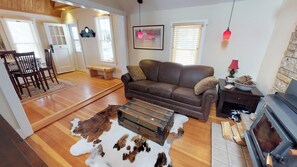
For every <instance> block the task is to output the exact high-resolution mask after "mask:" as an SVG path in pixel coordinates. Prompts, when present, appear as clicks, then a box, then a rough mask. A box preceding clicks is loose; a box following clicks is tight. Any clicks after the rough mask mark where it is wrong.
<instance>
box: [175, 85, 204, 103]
mask: <svg viewBox="0 0 297 167" xmlns="http://www.w3.org/2000/svg"><path fill="white" fill-rule="evenodd" d="M201 98H202V96H196V95H195V93H194V90H193V88H192V89H191V88H184V87H178V88H177V89H175V90H174V91H173V92H172V99H173V100H176V101H179V102H183V103H187V104H191V105H194V106H198V107H199V106H201V101H202V99H201Z"/></svg>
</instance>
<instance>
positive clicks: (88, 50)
mask: <svg viewBox="0 0 297 167" xmlns="http://www.w3.org/2000/svg"><path fill="white" fill-rule="evenodd" d="M100 15H102V14H101V13H99V12H97V11H95V10H90V9H74V10H70V11H66V12H63V13H62V16H61V19H62V21H63V23H65V24H73V23H75V24H77V26H78V30H79V31H81V30H82V29H83V28H85V27H89V28H90V29H92V30H94V31H95V32H96V33H98V32H97V29H96V22H95V18H96V17H98V16H100ZM111 18H112V24H113V28H114V29H113V35H114V39H115V41H114V42H115V57H116V63H106V62H101V61H100V53H99V48H98V46H99V44H98V42H97V38H81V42H82V47H83V53H84V56H85V61H86V65H87V66H89V65H107V66H114V67H116V71H115V73H114V77H116V78H120V76H121V75H122V73H123V72H125V71H123V70H124V69H125V68H123V67H125V66H126V65H125V64H122V63H123V60H126V57H127V42H126V31H125V30H126V25H125V17H123V16H120V15H115V14H113V15H112V17H111ZM97 35H98V34H97ZM122 71H123V72H122Z"/></svg>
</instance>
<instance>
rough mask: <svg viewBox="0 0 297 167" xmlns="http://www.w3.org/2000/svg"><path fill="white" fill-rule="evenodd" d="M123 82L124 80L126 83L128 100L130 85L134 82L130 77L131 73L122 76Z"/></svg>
mask: <svg viewBox="0 0 297 167" xmlns="http://www.w3.org/2000/svg"><path fill="white" fill-rule="evenodd" d="M121 80H122V82H123V83H124V88H125V96H126V98H129V97H128V96H127V93H128V91H129V88H128V85H129V82H132V81H133V80H132V78H131V76H130V74H129V73H126V74H124V75H122V77H121Z"/></svg>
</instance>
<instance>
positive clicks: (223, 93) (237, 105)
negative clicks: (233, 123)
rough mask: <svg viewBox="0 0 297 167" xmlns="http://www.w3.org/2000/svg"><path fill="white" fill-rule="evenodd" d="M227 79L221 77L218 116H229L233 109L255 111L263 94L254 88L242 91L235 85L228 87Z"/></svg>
mask: <svg viewBox="0 0 297 167" xmlns="http://www.w3.org/2000/svg"><path fill="white" fill-rule="evenodd" d="M226 85H227V83H226V80H225V79H219V89H218V100H217V103H216V107H217V113H216V116H217V117H225V118H227V117H229V116H230V113H231V110H232V109H244V110H249V111H250V112H255V111H256V108H257V106H258V103H259V101H260V98H261V97H264V96H263V94H262V93H261V92H260V91H259V90H258V89H257V88H254V89H253V90H251V91H242V90H239V89H237V88H236V87H235V86H234V87H233V88H231V89H226V88H224V86H226Z"/></svg>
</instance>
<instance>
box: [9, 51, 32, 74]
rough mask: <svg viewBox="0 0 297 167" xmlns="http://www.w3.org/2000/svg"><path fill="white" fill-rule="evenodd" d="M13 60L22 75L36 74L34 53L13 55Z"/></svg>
mask: <svg viewBox="0 0 297 167" xmlns="http://www.w3.org/2000/svg"><path fill="white" fill-rule="evenodd" d="M14 59H15V61H16V63H17V66H18V68H19V69H20V71H21V73H22V74H30V73H34V72H38V66H37V63H36V58H35V54H34V52H28V53H15V54H14Z"/></svg>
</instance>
